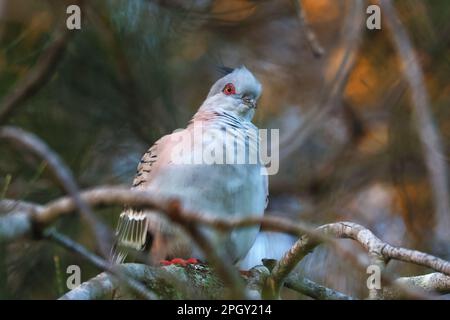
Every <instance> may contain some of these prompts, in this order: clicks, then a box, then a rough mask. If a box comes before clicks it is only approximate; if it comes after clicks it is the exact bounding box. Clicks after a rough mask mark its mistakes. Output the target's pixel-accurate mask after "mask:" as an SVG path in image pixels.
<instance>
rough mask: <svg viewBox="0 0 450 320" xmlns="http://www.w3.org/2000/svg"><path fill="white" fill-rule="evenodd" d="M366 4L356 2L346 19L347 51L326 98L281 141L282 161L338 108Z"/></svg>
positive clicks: (326, 92) (357, 40)
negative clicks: (336, 106)
mask: <svg viewBox="0 0 450 320" xmlns="http://www.w3.org/2000/svg"><path fill="white" fill-rule="evenodd" d="M364 2H365V1H364V0H356V1H355V2H354V3H353V6H352V8H351V12H350V13H349V14H348V15H347V18H346V22H345V25H344V30H343V34H344V35H345V36H344V40H343V47H344V48H345V51H344V54H343V58H342V61H341V63H340V65H339V69H338V70H337V72H336V74H335V76H334V77H333V79H332V80H331V81H330V82H329V83H328V84H327V85H326V87H325V90H324V92H325V94H324V95H322V96H321V99H320V101H319V102H318V103H317V105H316V106H315V107H314V108H313V109H312V110H311V111H310V112H308V114H307V115H306V116H305V121H302V123H299V124H298V126H297V128H294V130H292V131H291V132H290V133H289V135H287V136H283V137H281V140H280V159H286V158H287V157H289V156H290V155H291V154H292V153H293V152H295V151H296V150H298V148H299V147H300V146H301V145H302V144H303V143H304V142H305V141H306V140H307V138H309V136H310V135H311V133H313V132H314V131H315V130H316V129H317V128H318V127H319V125H320V123H321V122H322V121H323V119H324V118H325V116H326V115H327V114H328V113H329V112H330V111H331V110H332V109H333V107H334V106H335V105H336V101H338V100H339V97H340V95H341V94H342V92H343V90H344V88H345V85H346V83H347V79H348V77H349V75H350V71H351V70H352V68H353V64H354V61H355V58H356V53H357V51H358V48H359V42H360V38H361V33H362V30H363V19H362V16H363V14H362V12H363V10H362V8H363V6H364Z"/></svg>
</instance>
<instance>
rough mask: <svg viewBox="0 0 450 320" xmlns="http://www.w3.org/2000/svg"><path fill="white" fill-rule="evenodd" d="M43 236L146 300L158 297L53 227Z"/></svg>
mask: <svg viewBox="0 0 450 320" xmlns="http://www.w3.org/2000/svg"><path fill="white" fill-rule="evenodd" d="M44 236H45V237H46V238H47V239H49V240H51V241H54V242H56V243H58V244H60V245H61V246H63V247H64V248H66V249H68V250H69V251H72V252H74V253H76V254H78V255H79V256H81V257H83V258H84V259H86V260H87V261H89V262H90V263H91V264H93V265H94V266H96V267H97V268H99V269H101V270H105V271H107V272H108V273H110V274H112V275H113V276H115V277H117V278H118V279H119V280H120V281H121V282H123V283H124V284H125V285H126V286H128V287H129V288H131V289H132V290H133V291H135V292H136V293H137V294H138V295H139V296H141V297H143V298H145V299H148V300H156V299H158V296H157V295H156V294H155V293H153V292H151V291H149V290H148V289H147V287H146V286H144V285H143V284H142V283H140V282H139V281H137V280H136V279H133V278H132V277H130V276H128V275H127V274H125V273H122V272H119V271H118V270H117V268H116V267H115V266H114V265H112V264H111V263H110V262H108V261H106V260H104V259H102V258H100V257H99V256H97V255H95V254H93V253H92V252H90V251H89V250H88V249H86V248H85V247H83V246H82V245H80V244H79V243H76V242H75V241H73V240H71V239H69V238H67V237H66V236H64V235H62V234H60V233H59V232H57V231H56V230H54V229H48V230H46V231H45V232H44Z"/></svg>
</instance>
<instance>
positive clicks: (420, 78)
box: [379, 0, 450, 241]
mask: <svg viewBox="0 0 450 320" xmlns="http://www.w3.org/2000/svg"><path fill="white" fill-rule="evenodd" d="M379 3H380V5H381V8H382V11H383V16H384V20H385V21H386V24H387V26H388V28H389V29H390V30H391V32H390V35H391V37H392V41H393V43H394V45H395V47H396V49H397V52H398V55H399V60H400V62H401V64H402V68H403V73H404V77H405V79H406V81H407V83H408V85H409V89H410V90H409V91H410V94H411V103H412V106H413V110H414V115H415V119H416V129H417V132H418V134H419V137H420V141H421V143H422V149H423V150H422V151H423V155H424V157H425V164H426V168H427V170H428V175H429V179H430V184H431V187H432V191H433V196H434V205H435V209H436V218H437V221H436V231H437V235H438V237H440V240H441V241H442V240H448V230H450V202H449V199H450V198H449V188H448V184H447V181H448V180H447V179H448V171H447V165H446V163H445V158H444V154H445V153H444V150H443V147H442V141H441V137H440V135H439V132H438V130H437V129H436V126H435V125H434V123H433V117H432V114H431V106H430V101H429V97H428V94H427V91H426V87H425V83H424V75H423V72H422V70H421V68H420V65H419V62H418V60H417V57H416V54H415V53H414V48H413V46H412V44H411V41H410V39H409V37H408V33H407V31H406V30H405V28H404V26H403V24H402V23H401V21H400V19H399V18H398V16H397V14H396V11H395V8H394V6H393V4H392V2H391V1H390V0H380V1H379Z"/></svg>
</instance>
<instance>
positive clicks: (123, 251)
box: [112, 136, 167, 263]
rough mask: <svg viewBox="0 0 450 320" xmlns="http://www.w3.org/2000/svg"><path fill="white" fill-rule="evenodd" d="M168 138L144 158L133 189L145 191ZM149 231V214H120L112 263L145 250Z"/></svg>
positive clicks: (124, 212)
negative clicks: (129, 254)
mask: <svg viewBox="0 0 450 320" xmlns="http://www.w3.org/2000/svg"><path fill="white" fill-rule="evenodd" d="M166 137H167V136H164V137H162V138H161V139H159V140H158V141H157V142H155V144H153V146H152V147H151V148H150V149H148V151H147V152H146V153H145V154H144V155H143V156H142V158H141V161H140V163H139V165H138V167H137V172H136V175H135V177H134V180H133V188H132V189H145V186H146V185H147V184H148V183H149V181H150V173H151V170H152V166H153V165H154V163H155V162H156V161H157V160H158V154H159V152H160V149H161V146H162V144H163V139H165V138H166ZM147 230H148V218H147V213H146V212H144V211H142V210H136V209H133V208H125V210H124V211H123V212H122V213H121V214H120V217H119V222H118V225H117V229H116V237H117V240H116V241H117V242H116V245H115V246H114V248H113V250H112V261H114V262H116V263H122V262H123V261H124V260H125V258H126V256H127V251H128V250H129V249H134V250H143V249H144V248H145V245H146V241H147Z"/></svg>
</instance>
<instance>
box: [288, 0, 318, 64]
mask: <svg viewBox="0 0 450 320" xmlns="http://www.w3.org/2000/svg"><path fill="white" fill-rule="evenodd" d="M292 2H293V3H294V7H295V12H296V13H297V17H298V20H299V22H300V27H301V28H302V31H303V33H304V34H305V37H306V42H307V43H308V45H309V48H310V49H311V52H312V53H313V55H314V57H316V58H320V57H322V56H323V54H324V53H325V50H324V49H323V47H322V46H321V45H320V43H319V41H318V40H317V37H316V34H315V33H314V31H313V30H312V29H311V26H310V25H309V22H308V19H306V15H305V12H304V10H303V8H302V3H301V0H293V1H292Z"/></svg>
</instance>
